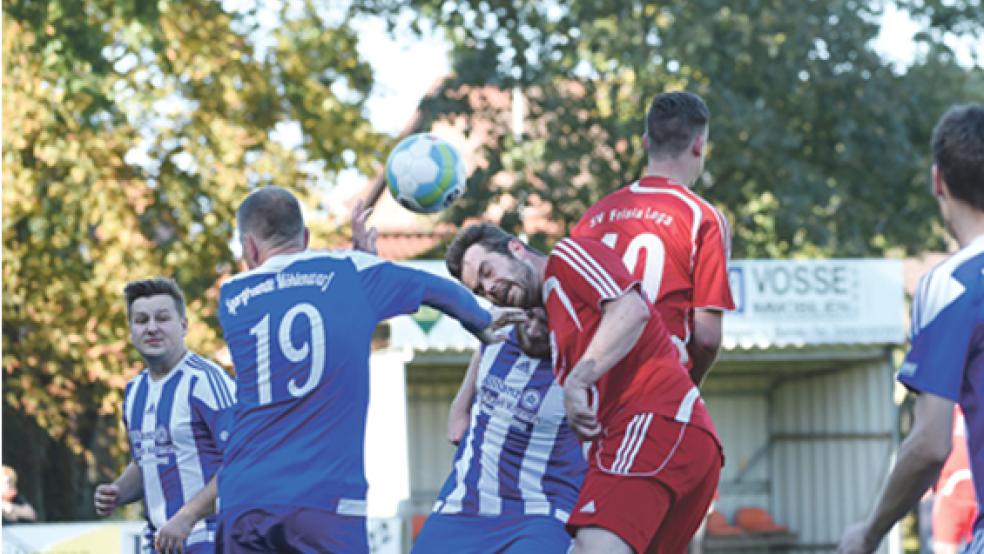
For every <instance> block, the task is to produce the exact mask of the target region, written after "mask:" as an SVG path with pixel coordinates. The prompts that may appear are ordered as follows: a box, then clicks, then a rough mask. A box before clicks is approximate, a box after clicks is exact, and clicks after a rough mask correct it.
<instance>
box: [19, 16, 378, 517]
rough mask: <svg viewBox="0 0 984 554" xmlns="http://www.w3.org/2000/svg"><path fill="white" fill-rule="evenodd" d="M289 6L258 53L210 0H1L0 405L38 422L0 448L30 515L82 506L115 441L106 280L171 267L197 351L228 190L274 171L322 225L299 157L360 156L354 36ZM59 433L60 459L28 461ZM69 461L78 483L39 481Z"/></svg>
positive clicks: (119, 326) (329, 167) (365, 126)
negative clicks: (81, 470)
mask: <svg viewBox="0 0 984 554" xmlns="http://www.w3.org/2000/svg"><path fill="white" fill-rule="evenodd" d="M306 6H307V9H306V10H304V11H302V12H300V13H299V14H295V13H294V12H290V13H288V12H286V11H285V12H284V14H282V16H283V17H284V19H285V20H284V22H283V25H281V26H279V27H277V29H276V31H275V39H276V40H275V41H274V47H272V48H270V49H268V50H267V52H266V53H265V54H264V55H262V56H261V55H260V54H259V52H258V51H257V50H256V49H255V48H254V44H253V39H254V35H253V34H252V33H253V32H254V29H255V28H256V25H255V21H251V20H250V14H249V13H239V12H236V13H230V12H226V11H224V10H223V8H222V5H221V3H217V2H205V1H191V2H169V1H167V0H164V1H160V2H149V3H148V2H128V1H119V0H116V1H109V0H102V1H95V2H84V3H83V2H77V1H69V0H51V1H48V2H34V1H29V0H21V1H12V2H5V4H4V15H3V26H4V28H3V30H4V33H3V37H4V85H3V86H4V90H3V104H4V105H3V109H4V126H3V143H4V144H3V146H4V148H3V155H4V160H3V172H4V174H3V183H4V186H3V236H4V248H3V321H4V325H3V393H4V407H5V408H4V409H5V413H8V411H9V413H11V414H13V415H14V416H16V417H17V418H18V421H23V422H26V423H24V424H23V425H21V427H19V428H18V429H19V430H17V431H16V432H17V433H20V432H21V431H20V429H28V430H30V429H35V430H37V432H38V433H40V435H32V437H31V438H30V448H26V449H25V447H24V441H23V440H19V441H18V440H5V441H4V445H5V447H4V448H5V449H4V453H3V454H4V459H5V463H12V464H14V465H15V466H16V467H17V468H18V469H19V470H22V475H21V485H22V490H24V491H25V492H26V493H27V494H28V496H29V497H30V498H31V500H32V501H33V502H35V505H36V506H37V507H38V508H39V509H40V510H41V511H42V512H43V513H44V512H47V513H44V515H45V517H47V518H49V519H51V518H54V519H65V518H76V517H82V516H84V515H87V514H89V512H90V510H91V508H90V505H91V502H90V500H89V498H90V496H89V494H88V492H86V487H91V485H92V480H98V481H103V480H106V479H107V478H110V477H111V476H112V475H113V474H115V472H116V471H118V469H119V468H120V467H122V462H123V461H124V460H125V455H126V452H125V448H124V446H125V444H124V437H123V435H122V434H121V433H120V432H119V431H120V409H121V404H122V396H123V386H124V385H125V383H126V381H127V380H128V379H130V378H132V377H133V376H134V375H135V374H136V372H137V371H139V370H140V369H141V368H142V363H141V362H140V360H139V356H137V354H136V352H135V351H134V350H133V349H132V347H130V345H129V340H128V331H127V326H126V315H125V308H126V307H125V305H124V303H123V299H122V289H123V286H124V285H125V283H126V282H128V281H130V280H133V279H138V278H144V277H149V276H155V275H169V276H173V277H174V278H175V279H176V280H177V281H178V282H179V283H180V284H181V285H182V287H183V288H184V290H185V293H186V295H187V297H188V299H189V306H188V317H189V332H188V343H189V346H190V347H191V348H192V349H194V350H196V351H198V352H201V353H203V354H204V355H207V356H213V357H214V356H216V355H218V354H220V353H221V349H222V348H223V345H222V343H221V340H220V339H221V337H220V335H219V330H218V323H217V319H216V306H217V297H218V282H219V280H220V279H221V278H222V277H223V276H226V275H229V274H230V273H232V272H234V270H235V266H236V261H235V260H234V259H233V256H232V252H231V251H230V244H231V240H232V237H233V226H234V217H235V212H234V210H235V208H236V207H237V206H238V204H239V202H240V201H241V200H242V198H243V197H244V196H245V195H246V194H247V193H248V191H249V190H251V188H252V187H254V186H256V185H259V184H266V183H277V184H280V185H283V186H287V187H291V188H293V189H294V190H296V191H297V192H298V193H299V195H300V196H301V197H302V198H305V199H308V201H309V205H310V206H311V208H312V209H313V210H312V213H313V214H314V218H313V219H315V221H312V223H315V225H314V228H315V229H316V231H315V232H316V234H319V236H316V237H315V239H314V240H315V242H316V243H321V244H324V242H325V241H326V240H328V239H329V238H330V236H329V235H330V233H334V232H335V231H334V230H328V229H326V228H325V226H324V225H323V224H320V223H321V222H318V221H316V220H317V219H318V213H319V212H318V211H317V209H318V208H319V200H318V199H320V197H321V195H322V193H323V191H322V190H321V188H320V185H319V184H318V183H317V182H316V180H315V178H314V177H312V176H311V174H310V171H309V170H308V169H306V168H305V167H304V164H307V163H310V162H312V161H317V162H320V163H321V168H322V172H323V173H322V175H323V176H324V177H325V178H327V179H331V177H332V175H333V174H334V173H335V172H338V171H341V170H343V169H347V168H350V167H355V168H359V169H362V170H363V171H369V170H371V168H373V167H374V166H375V165H376V164H379V163H380V161H379V159H378V158H379V156H380V155H381V154H380V152H381V151H383V150H385V148H384V146H385V142H386V140H385V138H384V137H383V136H382V135H380V134H379V133H376V132H375V131H374V130H373V129H372V128H371V126H370V125H369V123H368V122H367V121H366V119H365V116H364V113H363V103H364V101H365V98H366V96H367V95H368V93H369V91H370V90H371V88H372V73H371V71H370V68H369V67H368V65H367V64H366V63H365V62H364V61H362V60H361V59H360V57H359V54H358V50H357V37H356V36H355V34H354V33H353V32H352V30H351V29H350V28H349V27H348V22H347V21H341V22H339V23H337V24H326V23H325V22H324V21H322V20H321V19H320V18H319V17H318V16H317V14H316V13H315V11H314V10H313V8H312V7H311V6H312V4H310V3H308V4H307V5H306ZM340 91H344V92H345V94H341V93H340ZM283 125H287V126H289V125H296V126H297V127H298V128H300V135H301V136H300V146H299V147H297V148H293V147H285V146H284V145H283V144H281V143H278V142H277V141H276V140H274V139H273V138H271V137H272V136H275V135H276V133H275V130H277V129H279V128H280V127H281V126H283ZM346 153H348V154H346ZM24 432H25V433H27V432H28V431H24ZM31 432H33V431H31ZM11 433H15V430H13V429H11V428H8V427H7V426H5V427H4V438H5V439H8V438H11V437H15V435H13V434H11ZM16 436H17V437H20V436H21V435H16ZM8 445H9V446H8ZM64 447H67V448H68V451H70V452H72V454H73V455H74V456H77V459H76V460H73V459H72V458H70V457H66V456H64V455H59V456H52V458H51V460H50V462H49V463H48V464H47V465H46V466H43V468H42V465H40V464H37V463H36V462H35V461H32V460H36V459H37V458H38V457H40V458H44V457H45V454H44V453H45V452H48V451H50V452H56V451H58V452H61V450H59V449H61V448H64ZM32 449H33V450H32ZM76 463H82V464H84V467H85V468H86V471H87V475H88V477H87V478H86V480H82V481H78V482H75V484H74V485H73V486H78V487H82V488H81V489H79V490H74V489H71V490H70V489H58V488H55V487H52V488H43V485H42V484H43V483H58V482H60V481H59V480H58V479H56V478H55V477H54V475H55V474H58V475H68V474H70V471H69V468H68V467H67V465H68V464H76ZM42 469H43V471H44V472H45V473H44V474H42Z"/></svg>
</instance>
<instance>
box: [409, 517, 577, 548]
mask: <svg viewBox="0 0 984 554" xmlns="http://www.w3.org/2000/svg"><path fill="white" fill-rule="evenodd" d="M570 545H571V536H570V535H568V534H567V531H566V530H565V529H564V523H563V522H562V521H560V520H559V519H556V518H553V517H550V516H475V515H460V514H431V515H430V517H428V518H427V522H426V523H424V527H423V529H421V530H420V535H418V536H417V540H416V542H414V544H413V548H412V549H411V552H413V553H414V554H431V553H433V554H446V553H448V552H455V553H456V554H470V553H474V554H489V553H490V552H495V553H497V554H501V553H508V554H554V553H557V554H565V553H566V552H567V550H568V549H569V548H570Z"/></svg>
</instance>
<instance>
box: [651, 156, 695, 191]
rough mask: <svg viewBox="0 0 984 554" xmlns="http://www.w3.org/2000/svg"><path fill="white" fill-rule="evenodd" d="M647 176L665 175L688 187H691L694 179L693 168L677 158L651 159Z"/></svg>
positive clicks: (666, 177) (664, 176)
mask: <svg viewBox="0 0 984 554" xmlns="http://www.w3.org/2000/svg"><path fill="white" fill-rule="evenodd" d="M645 177H663V178H665V179H669V180H670V181H675V182H677V183H680V184H681V185H684V186H686V187H690V185H692V184H693V181H694V176H693V170H692V169H691V168H688V167H686V166H685V165H684V164H681V163H680V162H678V161H676V160H660V161H652V160H650V162H649V165H648V166H646V174H645Z"/></svg>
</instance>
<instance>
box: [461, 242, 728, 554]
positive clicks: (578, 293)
mask: <svg viewBox="0 0 984 554" xmlns="http://www.w3.org/2000/svg"><path fill="white" fill-rule="evenodd" d="M503 244H505V248H504V249H503V248H502V245H503ZM503 250H504V251H503ZM446 261H447V265H448V268H449V270H450V271H451V273H452V274H453V275H455V276H456V277H457V278H458V279H460V280H461V282H462V283H464V284H465V286H467V287H468V288H470V289H472V291H474V292H475V293H476V294H479V295H482V296H485V297H486V298H488V299H489V300H491V301H493V302H496V303H499V304H504V305H511V306H535V305H537V304H542V305H544V306H545V307H546V311H547V320H548V323H549V327H550V339H551V343H552V348H551V350H552V353H553V362H554V374H555V376H556V377H557V380H558V382H559V383H561V384H562V386H563V389H564V405H565V412H566V413H567V418H568V420H569V421H570V423H571V425H572V427H573V428H574V430H575V431H576V432H577V433H578V434H579V435H580V436H581V437H582V438H585V439H588V440H591V448H590V450H589V453H588V472H587V474H586V476H585V480H584V484H583V486H582V488H581V493H580V496H579V497H578V500H577V503H576V504H575V508H574V512H573V513H572V515H571V518H570V519H569V520H568V523H567V526H568V531H570V532H571V533H572V534H574V536H575V543H574V552H577V553H586V552H606V553H612V554H615V553H629V552H682V551H683V550H684V549H685V548H686V546H687V544H688V542H689V541H690V539H691V537H692V536H693V534H694V532H695V531H696V530H697V528H698V527H699V526H700V523H701V522H702V521H703V519H704V516H705V514H706V513H707V508H708V506H709V504H710V502H711V499H712V498H713V496H714V491H715V489H716V487H717V483H718V478H719V476H720V471H721V465H722V462H723V459H722V454H721V450H720V444H719V442H718V440H717V435H716V431H715V429H714V424H713V422H712V421H711V418H710V415H709V414H708V412H707V409H706V408H705V407H704V404H703V402H702V401H701V399H700V393H699V392H698V390H697V387H696V386H695V385H694V383H693V382H692V381H691V379H690V376H689V375H688V373H687V371H686V370H685V369H684V368H683V366H682V365H681V364H680V360H679V353H678V351H677V349H676V348H675V347H674V346H673V344H672V343H671V342H670V338H669V334H668V333H667V331H666V328H665V326H664V325H663V322H662V319H661V317H660V316H659V314H658V313H657V312H655V311H654V309H653V307H652V305H651V304H649V302H648V301H647V299H646V298H644V296H643V293H642V291H641V290H640V286H639V281H638V280H637V279H635V278H634V277H632V275H630V274H629V272H628V270H627V269H626V267H625V265H624V264H623V262H622V260H621V258H620V257H619V256H618V255H617V254H616V253H615V252H614V251H613V250H611V249H610V248H608V247H607V246H605V245H604V244H602V243H601V242H598V241H596V240H592V239H586V238H569V239H564V240H561V241H560V242H559V243H557V245H556V246H555V248H554V250H553V252H552V253H551V254H550V256H549V257H548V256H546V255H544V254H542V253H540V252H537V251H536V250H533V249H530V248H529V247H527V246H526V245H525V244H523V242H522V241H520V240H519V239H517V238H515V237H513V236H511V235H509V234H508V233H506V232H505V231H503V230H502V229H500V228H499V227H497V226H495V225H490V224H481V225H475V226H470V227H466V228H464V229H462V230H461V232H460V233H459V234H458V236H457V237H456V238H455V240H454V241H453V243H452V244H451V247H450V248H449V249H448V254H447V260H446Z"/></svg>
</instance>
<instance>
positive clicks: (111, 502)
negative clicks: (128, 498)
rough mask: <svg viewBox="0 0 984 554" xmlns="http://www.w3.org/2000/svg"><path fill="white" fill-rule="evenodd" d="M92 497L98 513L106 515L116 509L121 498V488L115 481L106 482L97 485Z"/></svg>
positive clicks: (102, 515)
mask: <svg viewBox="0 0 984 554" xmlns="http://www.w3.org/2000/svg"><path fill="white" fill-rule="evenodd" d="M92 497H93V504H95V506H96V515H98V516H101V517H106V516H108V515H110V514H112V513H113V510H115V509H116V505H117V503H118V502H119V500H120V488H119V487H117V486H116V485H114V484H113V483H104V484H102V485H99V486H98V487H96V492H95V494H93V495H92Z"/></svg>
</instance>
